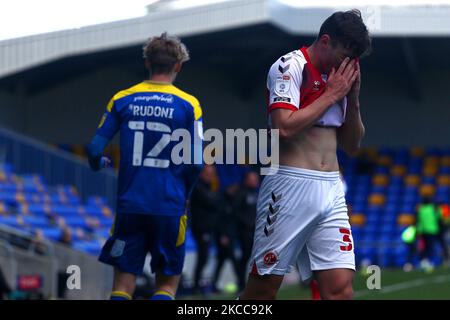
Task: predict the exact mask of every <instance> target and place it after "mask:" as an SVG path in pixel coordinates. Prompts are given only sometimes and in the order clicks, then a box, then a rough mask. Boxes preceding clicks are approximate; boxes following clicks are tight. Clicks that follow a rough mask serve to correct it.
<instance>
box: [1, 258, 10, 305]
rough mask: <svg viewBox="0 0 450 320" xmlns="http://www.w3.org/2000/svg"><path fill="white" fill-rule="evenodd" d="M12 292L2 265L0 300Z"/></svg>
mask: <svg viewBox="0 0 450 320" xmlns="http://www.w3.org/2000/svg"><path fill="white" fill-rule="evenodd" d="M11 292H12V290H11V287H10V286H9V284H8V282H7V281H6V278H5V276H4V274H3V271H2V268H1V266H0V300H3V299H5V298H7V297H8V296H9V295H10V294H11Z"/></svg>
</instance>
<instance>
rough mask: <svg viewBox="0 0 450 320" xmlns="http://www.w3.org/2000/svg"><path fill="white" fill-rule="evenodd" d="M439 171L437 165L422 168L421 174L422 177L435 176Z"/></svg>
mask: <svg viewBox="0 0 450 320" xmlns="http://www.w3.org/2000/svg"><path fill="white" fill-rule="evenodd" d="M438 171H439V167H438V166H437V165H432V164H430V165H426V166H424V167H423V170H422V173H423V175H424V176H435V175H436V174H437V173H438Z"/></svg>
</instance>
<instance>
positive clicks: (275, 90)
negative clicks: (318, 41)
mask: <svg viewBox="0 0 450 320" xmlns="http://www.w3.org/2000/svg"><path fill="white" fill-rule="evenodd" d="M326 81H327V75H325V74H320V72H319V71H318V70H317V69H316V68H315V67H314V66H313V64H312V63H311V61H310V60H309V56H308V52H307V51H306V48H305V47H303V48H301V49H299V50H295V51H292V52H290V53H288V54H286V55H284V56H282V57H281V58H280V59H278V60H277V61H276V62H275V63H274V64H273V65H272V67H271V68H270V71H269V74H268V77H267V90H268V94H269V101H268V104H269V105H268V108H269V110H268V111H269V116H270V112H271V111H272V110H275V109H288V110H292V111H297V110H298V109H300V108H306V107H307V106H308V105H310V104H311V103H312V102H314V100H316V99H317V98H318V97H320V95H322V93H323V92H324V91H325V85H326ZM346 108H347V98H346V97H344V99H343V100H342V101H341V102H340V103H335V104H334V105H332V106H331V107H329V108H328V110H327V111H326V112H325V113H324V114H323V115H322V117H321V118H320V119H319V120H318V121H317V122H316V124H315V125H317V126H324V127H340V126H341V125H342V124H343V123H344V121H345V114H346ZM269 121H270V120H269Z"/></svg>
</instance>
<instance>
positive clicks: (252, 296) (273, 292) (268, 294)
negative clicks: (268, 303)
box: [239, 274, 284, 300]
mask: <svg viewBox="0 0 450 320" xmlns="http://www.w3.org/2000/svg"><path fill="white" fill-rule="evenodd" d="M283 278H284V276H283V275H270V274H267V275H262V276H261V275H259V274H250V275H249V276H248V281H247V285H246V287H245V289H244V291H243V292H242V293H241V295H240V296H239V300H274V299H276V297H277V293H278V290H279V289H280V286H281V283H282V282H283Z"/></svg>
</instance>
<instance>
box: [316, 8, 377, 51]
mask: <svg viewBox="0 0 450 320" xmlns="http://www.w3.org/2000/svg"><path fill="white" fill-rule="evenodd" d="M324 34H327V35H329V36H330V38H331V41H332V44H337V43H339V44H341V45H342V46H343V47H344V48H345V49H348V50H350V52H351V53H350V54H351V58H358V57H361V56H365V55H368V54H369V53H370V51H371V47H372V45H371V39H370V36H369V31H368V30H367V27H366V25H365V24H364V22H363V19H362V17H361V11H359V10H357V9H353V10H349V11H338V12H335V13H333V14H332V15H331V16H329V17H328V18H327V19H326V20H325V21H324V23H323V24H322V26H321V27H320V31H319V37H318V38H320V37H321V36H322V35H324Z"/></svg>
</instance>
